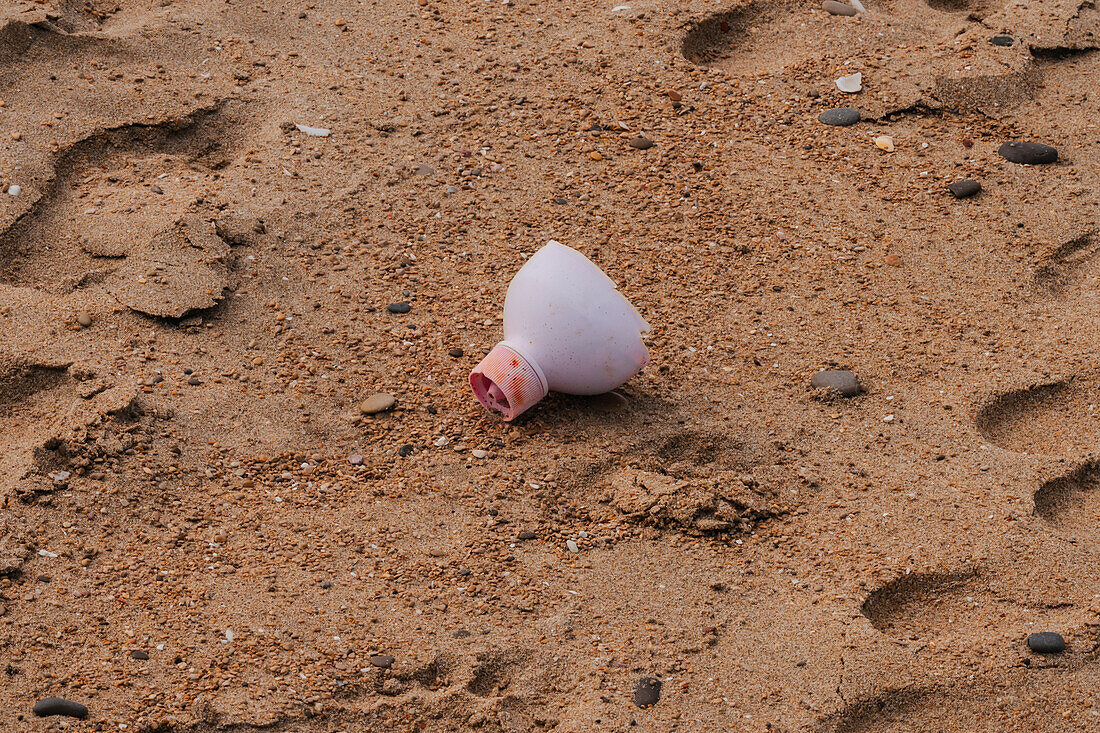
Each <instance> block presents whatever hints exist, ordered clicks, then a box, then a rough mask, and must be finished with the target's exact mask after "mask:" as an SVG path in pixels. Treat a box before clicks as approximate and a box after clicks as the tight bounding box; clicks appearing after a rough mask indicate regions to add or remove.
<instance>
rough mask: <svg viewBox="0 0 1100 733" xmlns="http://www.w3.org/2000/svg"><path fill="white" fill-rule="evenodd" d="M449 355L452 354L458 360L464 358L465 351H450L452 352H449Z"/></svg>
mask: <svg viewBox="0 0 1100 733" xmlns="http://www.w3.org/2000/svg"><path fill="white" fill-rule="evenodd" d="M447 353H448V354H450V355H451V356H453V357H454V358H456V359H459V358H461V357H462V355H463V354H464V353H465V352H464V351H463V350H462V349H451V350H450V351H448V352H447Z"/></svg>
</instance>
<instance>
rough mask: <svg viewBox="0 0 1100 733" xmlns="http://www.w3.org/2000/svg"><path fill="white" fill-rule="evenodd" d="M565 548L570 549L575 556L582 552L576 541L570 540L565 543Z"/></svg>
mask: <svg viewBox="0 0 1100 733" xmlns="http://www.w3.org/2000/svg"><path fill="white" fill-rule="evenodd" d="M565 546H566V547H567V548H569V551H570V552H572V553H573V554H574V555H575V554H577V553H578V552H580V551H581V548H580V547H578V546H577V543H576V541H574V540H568V541H567V542H566V543H565Z"/></svg>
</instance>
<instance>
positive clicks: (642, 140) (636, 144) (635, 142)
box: [627, 135, 653, 150]
mask: <svg viewBox="0 0 1100 733" xmlns="http://www.w3.org/2000/svg"><path fill="white" fill-rule="evenodd" d="M627 144H628V145H630V147H632V148H637V149H638V150H649V149H650V148H652V147H653V141H652V140H650V139H649V138H648V137H642V136H641V135H639V136H638V137H636V138H634V139H632V140H631V141H630V142H629V143H627Z"/></svg>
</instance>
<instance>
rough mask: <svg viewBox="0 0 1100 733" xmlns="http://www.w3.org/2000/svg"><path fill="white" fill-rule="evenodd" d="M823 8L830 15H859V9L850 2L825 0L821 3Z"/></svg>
mask: <svg viewBox="0 0 1100 733" xmlns="http://www.w3.org/2000/svg"><path fill="white" fill-rule="evenodd" d="M821 9H822V10H824V11H825V12H826V13H828V14H829V15H843V16H846V17H852V16H853V15H859V11H858V10H856V9H855V8H853V7H852V6H851V5H849V4H848V3H838V2H837V1H836V0H825V2H823V3H821Z"/></svg>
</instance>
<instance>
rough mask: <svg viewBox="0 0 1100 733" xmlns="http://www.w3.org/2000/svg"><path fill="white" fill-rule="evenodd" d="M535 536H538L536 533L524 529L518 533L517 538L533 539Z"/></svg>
mask: <svg viewBox="0 0 1100 733" xmlns="http://www.w3.org/2000/svg"><path fill="white" fill-rule="evenodd" d="M536 537H538V535H537V534H535V533H534V532H532V531H531V530H525V531H523V532H520V533H519V535H518V536H517V539H521V540H533V539H535V538H536Z"/></svg>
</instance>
